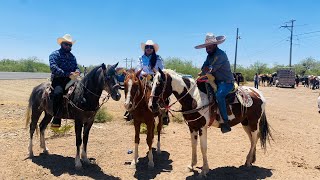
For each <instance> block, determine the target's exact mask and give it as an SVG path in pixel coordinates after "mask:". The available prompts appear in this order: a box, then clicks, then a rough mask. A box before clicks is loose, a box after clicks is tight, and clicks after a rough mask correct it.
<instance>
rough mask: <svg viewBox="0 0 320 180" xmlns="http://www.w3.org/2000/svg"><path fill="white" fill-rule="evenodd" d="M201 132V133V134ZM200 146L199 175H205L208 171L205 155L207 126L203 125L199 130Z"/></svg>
mask: <svg viewBox="0 0 320 180" xmlns="http://www.w3.org/2000/svg"><path fill="white" fill-rule="evenodd" d="M201 133H202V134H201ZM199 136H200V146H201V152H202V159H203V166H202V171H201V174H200V176H205V175H206V174H207V173H208V172H209V165H208V157H207V126H204V127H203V128H201V130H200V131H199Z"/></svg>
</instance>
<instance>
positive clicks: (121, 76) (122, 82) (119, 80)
mask: <svg viewBox="0 0 320 180" xmlns="http://www.w3.org/2000/svg"><path fill="white" fill-rule="evenodd" d="M124 78H125V75H124V74H118V75H117V80H118V82H119V85H120V89H122V90H123V89H124Z"/></svg>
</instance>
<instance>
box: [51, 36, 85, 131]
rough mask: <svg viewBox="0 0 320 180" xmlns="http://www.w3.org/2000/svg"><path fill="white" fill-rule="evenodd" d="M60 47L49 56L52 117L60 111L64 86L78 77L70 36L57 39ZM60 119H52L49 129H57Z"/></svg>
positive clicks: (72, 42) (78, 71)
mask: <svg viewBox="0 0 320 180" xmlns="http://www.w3.org/2000/svg"><path fill="white" fill-rule="evenodd" d="M57 42H58V44H59V45H60V46H61V48H60V49H59V50H56V51H54V52H52V53H51V54H50V56H49V62H50V70H51V81H52V87H53V89H54V90H53V116H56V115H57V114H58V112H59V111H61V110H62V108H61V105H62V102H63V94H64V91H65V90H64V89H65V86H66V84H67V83H68V82H69V81H70V80H71V78H72V79H73V78H75V77H77V76H79V75H80V69H79V68H78V64H77V60H76V57H75V56H74V55H73V54H72V53H71V47H72V45H73V44H74V43H75V41H74V40H73V39H72V37H71V35H70V34H65V35H64V36H63V37H60V38H58V39H57ZM60 126H61V118H56V117H54V118H53V120H52V122H51V127H56V128H59V127H60Z"/></svg>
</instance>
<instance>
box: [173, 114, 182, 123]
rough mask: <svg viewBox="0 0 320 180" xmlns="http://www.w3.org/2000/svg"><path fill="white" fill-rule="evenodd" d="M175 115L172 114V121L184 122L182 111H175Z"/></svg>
mask: <svg viewBox="0 0 320 180" xmlns="http://www.w3.org/2000/svg"><path fill="white" fill-rule="evenodd" d="M173 115H174V116H170V119H171V120H172V122H176V123H179V124H181V123H183V122H184V117H183V116H182V114H181V113H174V114H173Z"/></svg>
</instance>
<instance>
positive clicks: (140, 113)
mask: <svg viewBox="0 0 320 180" xmlns="http://www.w3.org/2000/svg"><path fill="white" fill-rule="evenodd" d="M140 73H141V70H140V71H138V72H137V73H134V71H133V72H132V71H131V72H130V71H129V72H125V74H126V77H125V81H124V92H125V102H124V107H125V108H126V110H127V111H129V112H130V113H131V115H132V118H133V122H134V129H135V138H134V142H135V150H134V159H133V161H132V163H131V165H132V166H135V165H136V164H137V162H138V156H139V155H138V146H139V142H140V126H141V123H145V124H146V125H147V144H148V147H149V152H148V159H149V162H148V167H149V168H153V167H154V162H153V154H152V142H153V138H154V128H155V117H156V116H158V119H159V122H158V126H157V132H158V143H157V153H158V154H160V153H161V150H160V133H161V129H162V120H161V115H160V113H155V114H154V113H152V112H151V111H150V110H149V108H148V101H149V97H150V93H151V86H150V85H148V82H147V79H146V78H144V79H143V80H140V77H139V76H140Z"/></svg>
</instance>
